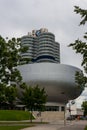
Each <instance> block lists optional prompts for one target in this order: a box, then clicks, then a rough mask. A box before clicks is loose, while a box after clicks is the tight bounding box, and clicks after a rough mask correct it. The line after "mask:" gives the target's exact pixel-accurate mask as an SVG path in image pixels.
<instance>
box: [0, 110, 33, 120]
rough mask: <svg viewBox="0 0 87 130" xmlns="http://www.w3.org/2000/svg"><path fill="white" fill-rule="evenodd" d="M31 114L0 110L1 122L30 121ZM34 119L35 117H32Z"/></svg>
mask: <svg viewBox="0 0 87 130" xmlns="http://www.w3.org/2000/svg"><path fill="white" fill-rule="evenodd" d="M30 117H31V114H30V113H29V112H28V111H17V110H0V120H1V121H21V120H29V119H30ZM32 119H34V117H32Z"/></svg>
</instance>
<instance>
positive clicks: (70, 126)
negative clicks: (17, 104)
mask: <svg viewBox="0 0 87 130" xmlns="http://www.w3.org/2000/svg"><path fill="white" fill-rule="evenodd" d="M86 125H87V120H86V121H85V120H83V121H82V120H80V121H68V122H66V125H64V122H63V121H59V122H53V123H52V122H51V123H49V124H37V125H36V126H34V127H29V128H25V129H22V130H84V128H85V126H86Z"/></svg>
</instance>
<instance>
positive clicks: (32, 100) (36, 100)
mask: <svg viewBox="0 0 87 130" xmlns="http://www.w3.org/2000/svg"><path fill="white" fill-rule="evenodd" d="M28 49H29V48H28V47H27V46H26V47H22V46H21V40H20V38H17V39H16V38H12V39H10V40H9V39H8V38H6V39H4V38H3V37H2V36H0V108H1V109H4V107H6V105H7V108H8V109H9V108H10V109H13V108H14V107H15V104H16V100H17V99H18V98H19V95H18V87H20V88H21V89H23V91H22V93H23V94H22V98H20V99H21V103H23V104H24V105H26V107H27V108H28V109H29V110H30V109H31V108H32V109H33V107H35V105H36V107H37V109H41V107H42V106H44V104H45V103H46V97H47V95H46V92H45V90H44V89H40V88H39V87H37V86H35V87H34V88H33V87H29V86H28V85H26V84H25V83H23V82H22V76H21V74H20V72H19V70H18V69H17V66H18V65H22V64H27V63H28V62H29V61H30V59H28V58H23V57H21V53H24V52H26V51H27V50H28ZM32 94H33V95H32ZM35 96H36V97H35ZM32 104H33V105H32Z"/></svg>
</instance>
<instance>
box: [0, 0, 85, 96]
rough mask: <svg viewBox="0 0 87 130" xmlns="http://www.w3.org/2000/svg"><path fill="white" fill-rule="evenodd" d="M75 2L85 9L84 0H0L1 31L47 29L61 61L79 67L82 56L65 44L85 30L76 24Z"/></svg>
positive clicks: (6, 34)
mask: <svg viewBox="0 0 87 130" xmlns="http://www.w3.org/2000/svg"><path fill="white" fill-rule="evenodd" d="M75 5H76V6H80V7H81V8H83V9H87V0H0V34H1V35H2V36H3V37H9V38H11V37H21V36H23V35H26V34H27V32H31V31H32V30H33V29H40V28H47V29H48V30H49V31H50V32H52V33H54V35H55V39H56V41H57V42H59V43H60V51H61V63H63V64H69V65H74V66H76V67H79V68H81V66H80V64H81V56H80V55H76V54H75V52H74V51H73V50H72V49H71V48H69V47H67V46H68V45H69V44H70V43H72V42H74V40H75V39H78V38H80V39H82V36H83V34H84V32H86V31H87V30H86V25H85V26H78V25H79V22H80V20H81V19H80V16H79V15H77V14H75V12H74V6H75ZM86 93H87V91H86ZM83 95H84V94H83Z"/></svg>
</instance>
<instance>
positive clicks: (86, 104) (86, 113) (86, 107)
mask: <svg viewBox="0 0 87 130" xmlns="http://www.w3.org/2000/svg"><path fill="white" fill-rule="evenodd" d="M82 108H83V110H84V116H87V101H84V102H83V103H82Z"/></svg>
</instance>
